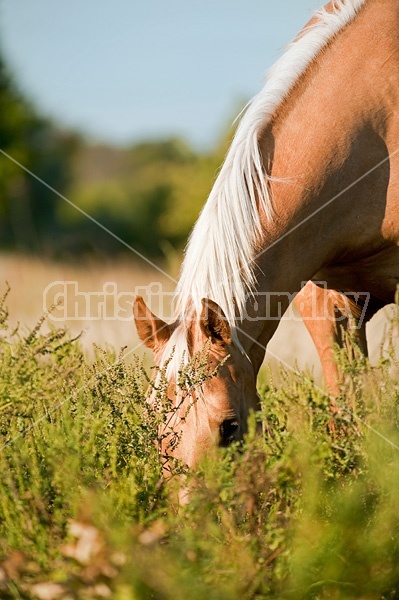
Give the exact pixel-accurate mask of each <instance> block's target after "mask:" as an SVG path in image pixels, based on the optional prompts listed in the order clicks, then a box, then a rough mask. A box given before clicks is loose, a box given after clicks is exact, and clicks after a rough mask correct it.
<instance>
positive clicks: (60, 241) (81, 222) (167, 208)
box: [0, 57, 226, 257]
mask: <svg viewBox="0 0 399 600" xmlns="http://www.w3.org/2000/svg"><path fill="white" fill-rule="evenodd" d="M225 149H226V143H225V140H223V141H222V142H221V143H220V144H219V146H218V147H217V148H216V149H215V151H214V152H209V153H201V152H198V151H196V150H194V149H193V148H192V147H190V145H189V144H187V143H186V142H184V141H183V140H181V139H178V138H170V139H166V140H159V141H153V140H152V141H143V142H140V143H135V144H132V145H131V146H128V147H124V148H119V147H112V146H109V145H105V144H93V143H89V142H88V141H86V140H85V139H84V137H83V136H82V135H81V134H79V133H77V132H73V131H72V132H71V131H65V130H64V129H61V128H60V127H59V126H58V125H57V123H55V122H53V121H52V120H50V119H48V118H44V117H43V116H42V115H40V113H39V112H38V111H37V109H36V108H35V107H34V106H33V105H32V103H31V102H30V101H29V100H28V99H27V98H26V97H25V96H24V95H23V94H22V93H21V92H20V90H19V89H18V87H17V86H16V84H15V82H14V80H13V78H12V77H11V76H10V74H9V72H8V70H7V67H6V65H5V63H4V61H3V60H2V59H1V57H0V150H1V151H2V152H1V153H0V174H1V176H0V248H2V249H8V250H19V251H29V252H35V253H46V254H48V255H53V256H58V257H65V256H70V255H72V256H75V255H81V254H100V255H101V254H107V255H109V254H113V253H117V252H121V251H123V250H124V249H126V247H125V246H124V245H122V244H121V243H120V242H118V241H117V240H116V239H115V238H113V237H112V236H110V235H109V234H107V233H106V232H105V231H104V229H102V228H100V227H98V225H97V224H96V223H95V222H94V221H98V222H99V223H101V225H103V227H104V228H106V229H109V230H110V231H112V233H113V234H115V236H117V237H119V238H121V239H122V240H123V241H124V242H125V243H126V244H128V245H131V246H134V248H136V249H137V250H139V251H140V252H144V253H145V254H146V255H147V256H152V257H162V256H164V257H165V256H166V257H168V255H169V254H170V253H173V252H174V251H176V250H180V249H181V248H182V246H183V244H184V242H185V240H186V238H187V235H188V233H189V231H190V229H191V227H192V224H193V222H194V221H195V219H196V217H197V215H198V213H199V211H200V209H201V206H202V205H203V203H204V202H205V200H206V197H207V195H208V193H209V191H210V189H211V186H212V184H213V181H214V179H215V176H216V174H217V170H218V167H219V165H220V163H221V162H222V159H223V155H224V152H225ZM7 155H8V156H7ZM18 163H19V164H18ZM21 165H22V167H21ZM53 190H56V192H58V194H57V193H56V192H54V191H53ZM62 196H64V197H65V198H67V199H68V200H69V201H70V203H68V202H67V201H66V200H65V199H64V198H62ZM79 209H81V211H83V212H81V211H79ZM84 212H86V213H87V214H88V215H90V217H92V219H93V220H94V221H93V220H90V219H88V218H87V216H85V214H84Z"/></svg>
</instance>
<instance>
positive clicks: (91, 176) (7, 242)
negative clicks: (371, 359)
mask: <svg viewBox="0 0 399 600" xmlns="http://www.w3.org/2000/svg"><path fill="white" fill-rule="evenodd" d="M316 8H318V4H317V2H316V1H315V0H280V1H279V2H269V1H267V0H246V2H245V3H243V2H242V1H241V0H228V1H227V0H219V1H218V2H217V3H215V2H214V1H213V0H212V1H211V0H202V2H200V3H193V2H187V0H169V1H168V2H164V1H161V0H147V2H138V1H136V0H133V1H132V0H114V1H113V2H112V3H111V2H109V1H107V0H98V1H97V2H95V3H94V2H84V3H83V2H81V1H79V0H70V1H69V2H67V3H61V2H54V0H36V1H35V2H34V3H33V2H32V3H27V2H24V1H23V0H0V151H1V153H0V289H1V290H2V289H5V285H6V284H5V282H6V281H7V282H8V283H9V285H10V286H11V292H10V297H9V306H10V316H11V319H12V320H13V321H14V322H20V323H21V324H22V326H25V325H32V324H33V323H34V322H36V321H37V319H38V318H39V317H40V314H41V313H42V310H43V308H44V307H45V305H46V304H47V305H48V301H49V299H51V294H46V290H47V289H48V287H49V286H50V288H51V286H52V283H53V282H57V281H58V282H65V281H76V282H78V285H79V292H90V293H92V294H95V293H100V292H101V291H102V290H103V288H104V285H105V284H106V283H107V282H114V283H115V285H116V286H117V290H118V292H119V293H122V294H132V293H133V292H134V290H135V289H136V288H137V287H139V286H142V287H143V288H144V287H145V286H146V285H148V284H150V283H151V282H160V283H161V284H162V286H163V289H164V290H165V291H171V290H173V288H174V285H175V283H174V280H175V279H176V277H177V276H178V272H179V265H180V262H181V257H182V250H183V248H184V244H185V241H186V239H187V236H188V234H189V231H190V229H191V227H192V225H193V223H194V221H195V219H196V218H197V216H198V213H199V211H200V209H201V206H202V205H203V203H204V202H205V200H206V197H207V195H208V193H209V191H210V189H211V186H212V184H213V181H214V179H215V175H216V174H217V170H218V167H219V166H220V164H221V162H222V160H223V156H224V154H225V152H226V150H227V148H228V146H229V141H230V139H231V136H232V126H231V123H232V122H233V120H234V118H235V116H236V115H237V114H238V113H239V111H240V110H241V109H242V107H243V106H244V105H245V103H246V102H247V101H248V99H249V98H251V97H252V96H253V95H254V94H255V93H256V92H257V91H258V90H259V89H260V88H261V86H262V83H263V79H264V74H265V72H266V70H267V68H268V67H269V66H271V65H272V64H273V62H275V60H276V59H277V58H278V56H279V53H280V50H281V49H283V48H284V45H285V44H287V43H289V41H290V40H292V39H293V38H294V37H295V35H296V33H297V32H298V31H299V30H300V29H301V27H302V26H303V25H304V24H305V23H306V21H307V20H308V19H309V18H310V16H311V9H316ZM87 215H89V216H90V217H91V219H92V220H91V219H90V218H88V216H87ZM95 221H97V222H98V223H100V224H101V225H102V227H100V226H99V225H98V224H97V223H96V222H95ZM107 230H108V231H107ZM72 296H73V295H72ZM149 300H151V298H150V299H149ZM71 303H72V304H73V303H75V304H76V306H77V309H76V310H77V311H78V312H76V311H75V308H74V310H73V311H72V312H71V313H70V314H67V315H66V316H67V317H68V326H69V327H70V328H71V329H72V331H73V332H74V333H75V332H77V331H80V330H84V336H83V341H84V343H85V344H86V345H87V347H90V345H91V344H92V342H93V341H94V342H97V343H99V344H102V345H104V344H106V343H110V344H112V345H114V346H116V347H120V346H123V345H128V347H129V349H134V348H136V346H137V344H138V340H137V337H136V336H135V331H134V326H133V324H132V322H127V321H115V320H112V319H101V318H94V317H93V318H91V315H90V311H89V313H88V312H87V306H84V308H83V309H82V310H81V313H79V310H80V308H79V306H80V304H79V302H77V301H76V298H74V297H71V298H70V300H69V305H71ZM75 304H73V306H74V307H75ZM75 317H76V318H75ZM61 321H62V319H61V318H60V319H59V321H58V324H60V322H61ZM382 324H383V317H380V318H379V320H377V323H376V325H375V326H374V329H373V335H372V337H373V353H376V352H377V350H378V347H379V344H380V341H381V335H380V333H381V332H382V330H383V325H382ZM137 350H138V351H139V348H137ZM270 350H271V352H272V354H275V355H276V356H278V357H279V358H282V359H283V360H285V361H287V362H289V363H290V364H293V362H294V361H295V360H297V361H298V363H299V365H300V366H301V367H303V366H306V365H308V366H310V367H311V368H314V369H315V373H316V375H317V374H318V373H319V365H318V361H317V358H316V356H315V353H314V350H313V347H312V344H311V343H309V338H308V334H307V332H306V330H305V329H304V327H303V326H302V325H301V324H300V323H298V322H292V321H287V322H286V323H284V324H283V326H282V327H281V328H280V331H279V333H278V335H276V337H275V339H274V340H273V342H272V344H271V346H270ZM140 351H141V349H140Z"/></svg>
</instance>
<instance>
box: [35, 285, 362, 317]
mask: <svg viewBox="0 0 399 600" xmlns="http://www.w3.org/2000/svg"><path fill="white" fill-rule="evenodd" d="M306 283H307V282H303V284H302V287H303V286H304V285H305V284H306ZM317 286H318V288H319V289H320V288H324V291H325V294H323V302H322V304H321V305H320V297H319V296H317V294H316V290H317V288H316V286H314V293H313V294H310V295H309V294H307V296H306V305H307V311H306V312H307V316H306V318H307V319H310V320H325V319H327V320H334V321H336V322H340V321H344V320H345V319H348V318H349V319H351V318H353V317H354V315H353V314H352V312H351V310H352V308H351V307H353V306H354V305H355V306H356V319H354V321H355V322H356V326H357V327H360V326H361V325H362V323H363V320H364V317H365V314H366V311H367V306H368V303H369V300H370V294H369V293H367V292H358V293H351V294H350V293H346V294H345V296H346V298H347V302H346V303H345V307H343V308H341V309H340V311H335V312H334V311H331V302H330V300H331V294H335V292H334V291H333V290H329V289H328V288H327V284H326V282H322V281H318V282H317ZM136 296H143V297H144V299H145V301H146V303H147V305H148V306H149V308H150V309H151V311H152V312H153V313H154V314H156V315H157V316H158V317H159V318H160V319H163V320H164V321H173V320H174V318H175V304H176V303H175V295H174V292H170V291H167V290H164V289H163V286H162V284H161V283H157V282H153V283H151V284H149V285H147V286H140V287H136V288H134V289H133V290H132V291H131V292H122V291H119V290H118V285H117V284H116V283H115V282H113V281H107V282H106V283H104V284H103V286H102V289H101V290H100V291H94V292H86V291H82V290H81V289H80V288H79V283H78V282H77V281H53V282H52V283H50V284H49V285H48V286H47V287H46V289H45V290H44V292H43V310H48V309H49V308H50V307H51V306H53V307H54V308H53V310H52V311H51V314H50V315H49V318H50V319H51V320H52V321H55V322H65V321H122V322H128V321H132V320H133V312H132V306H133V302H134V298H135V297H136ZM295 296H296V294H295V293H289V292H255V293H248V311H244V314H243V316H242V320H249V321H267V320H272V321H280V320H291V321H301V320H303V318H302V317H301V316H300V315H299V314H297V313H296V312H295V311H292V310H291V311H287V310H286V308H287V306H289V305H290V304H291V302H292V300H294V298H295ZM212 299H213V298H212Z"/></svg>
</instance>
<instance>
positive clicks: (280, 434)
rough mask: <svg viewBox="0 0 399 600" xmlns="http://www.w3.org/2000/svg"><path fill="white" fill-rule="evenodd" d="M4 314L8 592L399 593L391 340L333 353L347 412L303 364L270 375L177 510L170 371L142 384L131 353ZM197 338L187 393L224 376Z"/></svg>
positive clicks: (0, 506) (1, 500)
mask: <svg viewBox="0 0 399 600" xmlns="http://www.w3.org/2000/svg"><path fill="white" fill-rule="evenodd" d="M393 326H394V327H396V325H393ZM0 328H1V336H0V357H1V362H2V370H1V373H0V440H1V442H0V443H1V445H2V449H1V453H0V471H1V477H0V596H1V598H26V599H32V598H50V600H51V599H52V598H54V599H55V598H64V599H69V598H73V599H80V598H82V599H84V598H103V597H112V598H115V599H117V600H118V599H120V600H124V599H126V600H127V599H132V598H133V599H136V598H137V599H146V598H148V599H150V598H157V599H158V598H159V599H165V600H166V599H173V600H175V599H178V600H179V599H182V600H183V599H186V598H193V599H196V598H198V600H200V599H203V598H210V599H215V600H219V599H226V600H230V599H231V600H233V599H262V598H265V599H266V598H279V599H284V598H286V599H295V600H296V599H300V598H304V599H315V600H316V599H317V600H321V599H324V598H329V599H330V598H334V599H335V598H337V599H345V600H350V599H352V598H367V599H374V598H375V599H388V598H397V597H398V595H399V537H398V535H399V500H398V498H399V496H398V493H397V481H398V477H399V429H398V427H399V422H398V419H399V416H398V415H399V413H398V399H399V384H398V380H397V367H398V364H397V359H396V357H395V353H394V351H393V346H390V345H389V346H388V349H387V352H386V353H385V354H384V357H383V358H382V359H381V361H380V363H379V364H378V365H377V366H376V367H374V368H371V367H370V366H369V365H368V364H367V363H366V362H365V361H364V360H362V359H360V358H359V357H358V356H357V355H356V350H355V349H353V352H352V353H351V354H350V356H349V357H348V355H344V354H342V355H340V357H339V361H340V365H341V369H342V370H343V372H344V374H346V375H345V377H344V379H345V381H344V383H343V384H342V394H341V396H340V398H338V400H337V404H338V408H339V410H338V412H337V414H336V415H333V414H332V412H331V410H330V400H329V399H328V398H327V397H326V396H325V395H324V394H323V393H322V392H321V391H320V390H318V389H317V388H316V387H315V386H314V384H313V382H312V381H311V380H310V379H309V378H308V377H307V376H305V375H292V374H287V373H286V374H285V375H284V381H285V383H284V385H283V386H280V387H276V386H274V385H273V383H270V382H269V384H268V385H265V386H264V387H263V389H261V390H260V393H261V397H262V403H263V405H262V410H261V411H260V413H259V414H253V415H252V416H251V419H250V424H249V425H250V426H249V433H248V435H247V438H246V440H245V442H244V443H243V444H236V445H234V446H231V447H229V448H226V449H220V451H219V455H218V457H217V460H215V457H214V456H209V457H208V458H206V459H205V460H204V461H203V463H202V464H201V465H200V467H199V468H198V469H197V471H196V472H195V473H186V477H187V481H186V483H187V485H188V486H189V488H190V490H191V501H190V503H189V504H188V505H187V506H186V507H184V508H180V509H179V508H178V507H177V506H176V504H175V502H174V486H175V485H176V483H177V481H178V477H179V473H181V472H182V469H181V466H179V465H174V466H173V465H172V467H173V469H174V472H175V473H176V476H174V477H173V476H172V478H171V479H169V480H168V481H167V482H166V483H165V482H164V481H163V479H162V477H161V470H162V466H163V460H164V459H163V457H161V456H159V455H158V450H157V446H156V444H155V442H156V441H157V439H158V427H159V424H160V423H161V422H162V421H163V420H164V419H165V418H166V414H167V412H168V411H169V410H170V405H168V403H167V400H166V398H165V389H166V385H165V379H164V374H163V373H162V372H161V373H160V374H159V377H158V379H157V380H156V382H155V383H153V384H149V381H148V380H149V378H148V376H147V374H146V373H145V371H144V370H143V368H142V366H141V364H140V363H139V362H137V361H136V362H134V363H133V365H130V364H127V363H126V362H125V360H124V356H123V352H122V353H120V354H119V355H117V356H115V355H112V354H110V353H109V352H104V351H101V350H99V349H98V351H97V358H96V361H95V362H94V363H89V362H88V361H87V360H86V359H85V357H84V355H83V354H82V351H81V349H80V347H79V341H78V340H70V339H69V338H68V335H67V333H66V332H64V331H55V330H52V331H50V332H49V333H43V332H42V328H43V323H42V322H40V323H39V324H38V326H37V327H36V328H34V330H33V331H31V332H21V331H11V330H10V329H9V328H8V325H7V311H6V309H5V306H4V299H3V302H2V303H1V305H0ZM204 352H205V353H202V354H200V355H198V356H197V357H195V358H194V360H193V362H192V363H191V364H190V365H189V366H188V367H187V368H185V369H183V370H182V371H181V374H180V380H179V385H180V387H181V388H182V389H183V390H185V392H186V393H187V392H188V391H189V390H190V389H192V387H195V386H197V385H199V384H200V383H201V381H203V380H204V379H206V378H209V377H211V376H213V374H212V373H210V372H209V369H208V367H207V361H206V357H205V355H206V349H205V351H204ZM353 382H355V386H356V387H355V388H354V386H353ZM149 393H152V394H153V395H154V394H155V397H156V401H155V402H154V403H153V404H151V405H150V404H149V403H147V402H146V401H145V399H146V398H147V397H148V394H149ZM259 429H261V430H262V433H261V434H260V433H259Z"/></svg>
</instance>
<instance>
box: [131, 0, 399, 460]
mask: <svg viewBox="0 0 399 600" xmlns="http://www.w3.org/2000/svg"><path fill="white" fill-rule="evenodd" d="M398 108H399V4H398V2H397V0H335V1H333V2H330V3H329V4H328V5H327V6H326V7H324V8H323V9H322V10H320V11H319V12H318V13H316V15H315V16H314V18H313V19H312V20H311V21H310V23H309V24H308V26H307V27H306V28H305V29H304V30H303V31H302V32H301V33H300V35H299V36H298V38H297V39H296V40H295V42H294V43H293V44H292V45H291V46H290V47H289V49H288V50H287V52H286V53H285V54H284V55H283V56H282V57H281V58H280V59H279V61H278V62H277V63H276V65H275V66H274V67H273V69H272V70H271V72H270V73H269V75H268V79H267V82H266V84H265V87H264V88H263V90H262V91H261V92H260V93H259V94H258V95H257V96H256V97H255V98H254V99H253V100H252V101H251V103H250V104H249V105H248V107H247V109H246V111H245V113H244V115H243V116H242V118H241V122H240V125H239V127H238V129H237V132H236V135H235V138H234V140H233V142H232V145H231V148H230V151H229V153H228V155H227V157H226V160H225V163H224V165H223V167H222V169H221V172H220V174H219V176H218V178H217V180H216V182H215V185H214V188H213V190H212V192H211V194H210V197H209V199H208V201H207V203H206V204H205V206H204V209H203V211H202V213H201V215H200V217H199V219H198V221H197V223H196V225H195V228H194V230H193V232H192V234H191V237H190V240H189V243H188V247H187V251H186V256H185V260H184V263H183V267H182V273H181V278H180V281H179V284H178V288H177V299H178V309H177V315H176V320H175V322H174V323H173V324H172V325H166V324H165V323H163V322H162V321H160V320H159V319H157V318H156V317H155V316H154V315H153V314H152V313H151V312H150V311H149V309H147V307H146V306H145V304H144V302H143V300H142V299H141V298H137V299H136V302H135V305H134V314H135V317H136V324H137V329H138V333H139V335H140V337H141V339H142V340H143V341H144V342H145V344H146V345H147V346H148V347H150V348H152V350H153V351H154V356H155V361H156V363H157V364H159V365H162V364H164V363H165V361H166V360H167V358H168V357H169V356H170V355H171V353H172V349H174V354H173V357H172V359H171V361H170V362H169V363H168V366H167V376H168V378H169V380H170V383H171V389H172V388H173V384H174V381H175V380H176V377H177V373H178V370H179V368H180V365H181V363H182V360H185V361H187V360H189V357H190V356H192V355H193V353H195V352H196V351H197V350H199V349H200V348H201V347H203V345H204V342H205V341H206V340H210V351H209V360H210V363H211V365H212V366H213V365H217V364H220V363H221V367H220V369H219V370H218V372H217V376H215V377H214V378H212V379H210V380H208V381H206V382H205V383H204V385H203V386H202V388H201V390H197V391H196V392H195V397H194V398H193V397H190V396H188V397H187V398H184V397H183V398H182V397H180V398H179V397H176V398H175V399H174V401H175V402H176V406H177V407H178V410H177V411H176V412H175V414H173V415H172V416H171V422H170V424H169V425H168V427H172V428H174V430H175V431H176V430H177V431H178V432H179V434H180V443H179V444H178V445H177V446H176V447H172V446H169V447H168V442H167V441H164V452H165V453H166V454H168V452H169V453H170V454H174V455H175V456H176V457H178V458H180V459H181V460H182V461H184V462H185V463H186V464H188V465H189V466H194V465H195V464H196V463H197V461H198V460H199V458H200V457H201V456H203V454H204V453H205V452H206V451H207V450H208V449H210V448H211V447H215V446H217V445H223V444H225V443H229V442H230V441H231V440H238V439H241V438H242V436H243V434H244V433H245V431H246V421H247V417H248V413H249V411H250V409H252V408H254V409H256V407H257V405H258V396H257V392H256V378H257V373H258V370H259V368H260V366H261V364H262V361H263V358H264V355H265V349H266V347H267V344H268V342H269V340H270V338H271V337H272V335H273V333H274V331H275V329H276V327H277V324H278V317H279V315H280V314H281V311H282V310H285V308H287V306H288V304H289V302H290V299H292V297H293V296H294V295H295V293H298V292H299V293H298V295H297V296H296V305H297V307H298V308H299V310H300V312H301V314H302V316H303V317H304V319H305V323H306V325H307V326H308V328H309V331H310V333H311V335H312V337H313V339H314V341H315V344H316V346H317V349H318V352H319V355H320V357H321V360H322V362H323V365H324V372H325V378H326V383H327V385H328V386H329V388H330V390H331V391H332V392H333V393H336V392H337V389H338V383H339V382H338V381H337V377H338V374H337V371H336V367H335V366H334V363H333V360H332V345H333V342H334V341H339V328H338V326H337V323H336V317H337V316H339V315H341V316H343V317H344V318H345V319H346V323H347V326H348V327H349V328H350V327H355V328H356V327H357V329H356V332H357V336H358V339H359V345H360V346H361V347H362V348H363V350H364V351H366V343H365V324H366V322H367V321H368V320H369V319H370V318H371V317H372V315H373V314H374V313H375V312H376V311H377V310H378V309H379V308H380V307H382V306H384V305H386V304H387V303H391V302H392V301H393V300H394V295H395V290H396V286H397V283H398V282H399V249H398V244H399V168H398V166H399V165H398V161H399V156H398V155H399V110H398ZM312 280H313V281H318V282H319V281H324V282H326V284H327V289H323V288H322V287H318V286H316V285H315V284H314V283H312ZM302 282H309V283H307V285H305V287H303V286H302ZM345 293H347V295H345ZM356 293H360V296H359V298H360V300H359V301H356V295H355V294H356ZM366 293H367V302H362V301H361V299H362V298H364V297H365V294H366ZM351 294H352V295H351ZM361 315H362V319H360V316H361ZM360 321H361V322H360ZM226 357H227V359H226ZM190 405H192V408H191V409H190V410H188V407H189V406H190ZM166 440H167V438H166Z"/></svg>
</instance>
